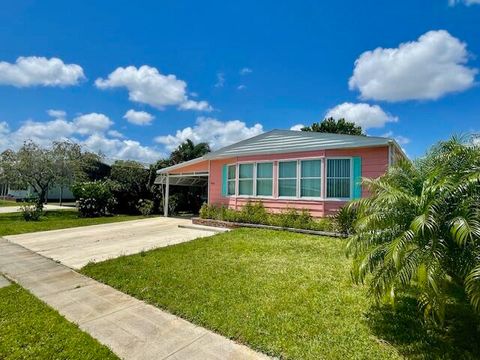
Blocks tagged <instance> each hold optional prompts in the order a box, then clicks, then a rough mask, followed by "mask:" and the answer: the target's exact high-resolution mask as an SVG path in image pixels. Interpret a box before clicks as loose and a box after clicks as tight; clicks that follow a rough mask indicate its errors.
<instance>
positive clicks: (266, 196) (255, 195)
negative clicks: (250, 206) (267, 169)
mask: <svg viewBox="0 0 480 360" xmlns="http://www.w3.org/2000/svg"><path fill="white" fill-rule="evenodd" d="M258 164H272V177H271V178H257V175H258V174H257V165H258ZM273 165H274V164H273V161H257V162H256V163H255V169H254V174H253V175H254V178H255V180H254V181H255V184H254V186H255V191H254V192H253V197H255V198H258V199H273V193H274V191H273V190H274V183H273V179H274V176H273V169H274V166H273ZM257 180H270V181H271V182H272V195H258V194H257Z"/></svg>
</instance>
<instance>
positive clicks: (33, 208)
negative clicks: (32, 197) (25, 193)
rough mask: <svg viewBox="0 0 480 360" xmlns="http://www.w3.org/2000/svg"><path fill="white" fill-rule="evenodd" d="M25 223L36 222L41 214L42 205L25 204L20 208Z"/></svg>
mask: <svg viewBox="0 0 480 360" xmlns="http://www.w3.org/2000/svg"><path fill="white" fill-rule="evenodd" d="M20 211H21V212H22V216H23V219H24V220H25V221H38V220H40V216H42V214H43V204H39V203H36V204H25V205H23V206H21V207H20Z"/></svg>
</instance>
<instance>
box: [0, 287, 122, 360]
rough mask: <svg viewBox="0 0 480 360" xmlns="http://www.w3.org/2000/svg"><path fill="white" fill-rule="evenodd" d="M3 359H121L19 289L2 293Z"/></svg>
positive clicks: (0, 336) (0, 348)
mask: <svg viewBox="0 0 480 360" xmlns="http://www.w3.org/2000/svg"><path fill="white" fill-rule="evenodd" d="M0 359H70V360H72V359H117V357H116V356H115V354H113V353H112V352H111V351H110V350H109V349H108V348H107V347H105V346H103V345H101V344H100V343H99V342H97V341H96V340H94V339H93V338H92V337H90V335H88V334H86V333H84V332H83V331H81V330H80V329H79V328H78V327H77V326H76V325H74V324H72V323H70V322H68V321H67V320H66V319H65V318H64V317H62V316H61V315H60V314H58V312H56V311H55V310H53V309H52V308H50V307H48V306H47V305H46V304H44V303H43V302H41V301H40V300H38V299H37V298H35V297H34V296H33V295H31V294H30V293H29V292H28V291H26V290H24V289H23V288H21V287H20V286H18V285H9V286H7V287H4V288H1V289H0Z"/></svg>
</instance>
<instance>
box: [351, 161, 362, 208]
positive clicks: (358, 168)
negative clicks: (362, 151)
mask: <svg viewBox="0 0 480 360" xmlns="http://www.w3.org/2000/svg"><path fill="white" fill-rule="evenodd" d="M352 195H353V196H352V198H353V199H360V198H361V197H362V158H361V157H360V156H355V157H354V158H353V194H352Z"/></svg>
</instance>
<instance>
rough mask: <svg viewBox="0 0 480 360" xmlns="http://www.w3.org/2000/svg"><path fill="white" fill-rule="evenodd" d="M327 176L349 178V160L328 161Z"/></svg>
mask: <svg viewBox="0 0 480 360" xmlns="http://www.w3.org/2000/svg"><path fill="white" fill-rule="evenodd" d="M327 176H328V177H329V178H330V177H348V178H349V177H350V159H328V160H327Z"/></svg>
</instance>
